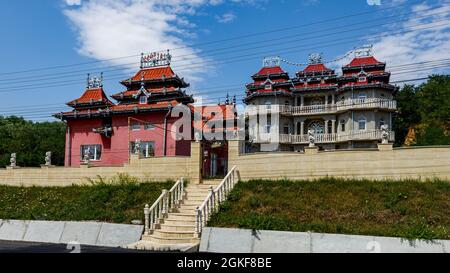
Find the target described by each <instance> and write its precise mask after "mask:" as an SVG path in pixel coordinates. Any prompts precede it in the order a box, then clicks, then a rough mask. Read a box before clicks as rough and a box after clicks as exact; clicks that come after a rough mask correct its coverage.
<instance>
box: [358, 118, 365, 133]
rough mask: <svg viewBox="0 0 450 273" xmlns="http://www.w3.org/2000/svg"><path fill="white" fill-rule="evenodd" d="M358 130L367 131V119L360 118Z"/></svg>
mask: <svg viewBox="0 0 450 273" xmlns="http://www.w3.org/2000/svg"><path fill="white" fill-rule="evenodd" d="M358 130H366V118H365V117H360V118H359V120H358Z"/></svg>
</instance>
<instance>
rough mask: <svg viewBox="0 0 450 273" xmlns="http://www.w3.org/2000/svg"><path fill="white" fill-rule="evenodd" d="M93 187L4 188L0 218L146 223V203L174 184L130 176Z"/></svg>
mask: <svg viewBox="0 0 450 273" xmlns="http://www.w3.org/2000/svg"><path fill="white" fill-rule="evenodd" d="M91 184H92V185H84V186H76V185H74V186H69V187H14V186H0V219H20V220H56V221H87V220H91V221H105V222H112V223H130V221H131V220H134V219H139V220H143V209H144V206H145V204H150V205H151V204H152V203H153V202H154V201H155V200H156V199H157V198H158V197H159V195H160V194H161V191H162V190H163V189H170V188H171V187H172V186H173V184H174V183H173V182H170V181H167V182H151V183H150V182H145V181H144V182H141V181H139V180H138V179H136V178H133V177H130V176H128V175H118V176H116V177H114V178H113V179H111V180H109V181H105V180H103V179H101V178H99V179H97V180H94V181H93V180H91Z"/></svg>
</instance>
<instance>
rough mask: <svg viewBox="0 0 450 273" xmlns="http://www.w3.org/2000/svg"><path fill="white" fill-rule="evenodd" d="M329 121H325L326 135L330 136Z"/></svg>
mask: <svg viewBox="0 0 450 273" xmlns="http://www.w3.org/2000/svg"><path fill="white" fill-rule="evenodd" d="M328 121H329V120H327V119H326V120H325V134H326V135H327V134H329V133H330V132H328Z"/></svg>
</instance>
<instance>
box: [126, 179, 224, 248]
mask: <svg viewBox="0 0 450 273" xmlns="http://www.w3.org/2000/svg"><path fill="white" fill-rule="evenodd" d="M220 182H221V180H204V181H203V183H202V184H194V183H190V184H188V186H187V187H186V188H185V189H184V190H185V195H184V196H183V201H182V202H181V204H180V205H179V207H178V208H176V209H173V210H172V211H169V213H167V216H166V217H165V218H164V219H162V220H160V221H159V224H158V225H157V227H156V229H155V230H154V231H153V233H152V234H150V235H145V234H144V235H143V236H142V240H141V241H140V242H138V243H136V244H135V245H134V246H131V247H132V248H137V249H146V250H158V251H189V250H191V249H192V250H193V251H195V249H196V248H197V247H198V244H199V243H200V238H198V234H196V231H195V217H196V208H197V207H198V206H200V205H201V204H202V203H203V202H204V201H205V199H206V197H207V196H208V193H209V190H210V188H211V187H213V188H214V189H215V188H216V187H217V186H218V185H219V184H220Z"/></svg>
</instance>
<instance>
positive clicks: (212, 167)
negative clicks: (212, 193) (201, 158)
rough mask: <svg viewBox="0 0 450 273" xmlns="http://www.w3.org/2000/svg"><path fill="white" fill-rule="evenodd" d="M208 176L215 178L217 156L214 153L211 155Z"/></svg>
mask: <svg viewBox="0 0 450 273" xmlns="http://www.w3.org/2000/svg"><path fill="white" fill-rule="evenodd" d="M210 168H211V169H210V170H211V171H210V174H211V176H213V177H215V176H217V155H216V154H215V153H212V154H211V166H210Z"/></svg>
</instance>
